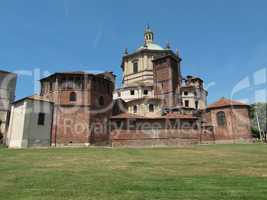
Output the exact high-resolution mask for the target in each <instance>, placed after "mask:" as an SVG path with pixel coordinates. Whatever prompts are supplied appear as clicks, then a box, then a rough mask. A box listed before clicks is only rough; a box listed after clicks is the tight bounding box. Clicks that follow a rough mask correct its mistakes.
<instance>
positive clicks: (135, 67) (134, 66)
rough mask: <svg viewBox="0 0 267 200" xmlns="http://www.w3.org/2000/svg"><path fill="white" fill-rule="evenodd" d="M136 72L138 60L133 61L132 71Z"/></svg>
mask: <svg viewBox="0 0 267 200" xmlns="http://www.w3.org/2000/svg"><path fill="white" fill-rule="evenodd" d="M137 72H138V62H134V63H133V73H134V74H136V73H137Z"/></svg>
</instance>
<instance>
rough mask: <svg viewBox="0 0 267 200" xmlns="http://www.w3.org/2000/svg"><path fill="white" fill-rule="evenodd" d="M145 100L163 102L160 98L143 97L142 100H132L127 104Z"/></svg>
mask: <svg viewBox="0 0 267 200" xmlns="http://www.w3.org/2000/svg"><path fill="white" fill-rule="evenodd" d="M145 100H158V101H161V100H162V99H161V98H159V97H141V98H136V99H132V100H130V101H127V103H130V102H135V101H145Z"/></svg>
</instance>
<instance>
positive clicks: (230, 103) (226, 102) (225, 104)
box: [207, 98, 249, 109]
mask: <svg viewBox="0 0 267 200" xmlns="http://www.w3.org/2000/svg"><path fill="white" fill-rule="evenodd" d="M230 106H249V105H248V104H245V103H242V102H240V101H235V100H231V99H226V98H221V99H219V100H218V101H216V102H215V103H212V104H210V105H209V106H208V107H207V109H216V108H221V107H230Z"/></svg>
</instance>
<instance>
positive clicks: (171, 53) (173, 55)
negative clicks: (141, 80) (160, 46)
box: [152, 52, 182, 62]
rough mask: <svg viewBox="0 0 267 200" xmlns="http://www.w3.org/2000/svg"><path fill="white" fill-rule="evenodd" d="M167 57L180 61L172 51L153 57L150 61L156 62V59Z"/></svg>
mask: <svg viewBox="0 0 267 200" xmlns="http://www.w3.org/2000/svg"><path fill="white" fill-rule="evenodd" d="M167 57H171V58H173V59H174V60H176V61H178V62H179V61H182V59H181V58H179V56H178V55H176V54H174V53H173V52H170V53H168V54H166V55H163V56H159V57H155V58H154V60H152V62H156V61H158V60H161V59H163V58H167Z"/></svg>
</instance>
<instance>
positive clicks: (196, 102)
mask: <svg viewBox="0 0 267 200" xmlns="http://www.w3.org/2000/svg"><path fill="white" fill-rule="evenodd" d="M195 106H196V109H198V101H195Z"/></svg>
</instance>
